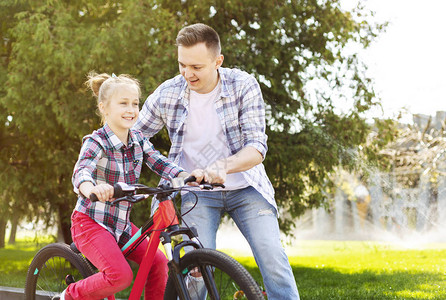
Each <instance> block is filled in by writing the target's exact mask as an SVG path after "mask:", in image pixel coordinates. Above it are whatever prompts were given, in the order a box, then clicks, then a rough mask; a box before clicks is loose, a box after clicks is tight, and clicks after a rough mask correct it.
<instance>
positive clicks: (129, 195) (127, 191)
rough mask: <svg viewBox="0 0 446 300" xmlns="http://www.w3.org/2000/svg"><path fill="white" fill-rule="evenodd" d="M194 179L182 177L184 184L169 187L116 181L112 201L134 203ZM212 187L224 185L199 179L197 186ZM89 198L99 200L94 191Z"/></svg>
mask: <svg viewBox="0 0 446 300" xmlns="http://www.w3.org/2000/svg"><path fill="white" fill-rule="evenodd" d="M196 180H197V178H196V177H195V176H189V177H187V178H185V179H184V184H183V185H182V186H180V187H171V186H170V185H160V186H158V187H157V188H151V187H148V186H145V185H143V184H132V185H129V184H126V183H123V182H118V183H115V184H114V185H113V198H115V200H114V201H113V203H117V202H120V201H130V202H132V203H136V202H139V201H141V200H143V199H145V198H147V197H149V196H150V195H156V194H161V193H173V192H176V191H180V190H181V189H183V188H184V187H185V185H186V184H187V183H191V182H195V181H196ZM214 187H221V188H224V187H225V186H224V184H221V183H207V182H205V181H201V183H200V185H199V188H201V189H205V190H212V189H213V188H214ZM138 191H142V192H143V193H146V195H144V197H141V196H143V195H139V197H137V195H136V193H137V192H138ZM89 199H90V201H92V202H96V201H99V199H98V197H97V196H96V194H94V193H91V194H90V198H89Z"/></svg>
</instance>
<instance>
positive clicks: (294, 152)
mask: <svg viewBox="0 0 446 300" xmlns="http://www.w3.org/2000/svg"><path fill="white" fill-rule="evenodd" d="M5 10H6V11H5V15H6V14H8V15H10V16H13V17H14V22H11V23H3V25H4V26H6V28H7V30H6V31H3V32H8V34H10V36H11V41H13V43H12V47H11V51H10V53H9V54H8V56H7V58H8V62H7V64H6V65H7V70H8V71H7V78H6V79H4V81H2V82H6V84H5V93H6V95H5V97H2V99H1V104H0V105H3V107H4V108H6V110H7V113H6V115H7V116H8V117H9V118H12V121H13V123H14V125H15V126H16V128H17V130H18V131H19V132H20V135H22V136H23V137H24V138H23V141H22V143H23V145H21V150H20V153H21V154H22V155H24V156H25V157H26V168H25V170H26V172H25V173H22V174H21V176H23V177H22V178H20V180H18V181H19V182H21V183H22V184H21V187H22V190H23V187H25V189H26V195H27V198H28V199H27V200H25V199H21V198H17V199H20V200H18V201H21V202H24V201H25V202H28V204H29V205H31V206H32V207H33V209H32V211H33V213H34V214H35V215H40V214H41V215H42V216H49V215H51V214H52V213H54V212H57V214H58V216H59V219H60V220H61V221H62V224H63V226H62V228H65V230H64V233H65V240H67V241H68V240H69V239H70V238H69V231H68V224H69V214H70V212H71V209H72V207H73V206H74V203H75V196H74V194H73V193H72V186H71V173H72V169H73V166H74V163H75V161H76V158H77V155H78V151H79V149H80V145H81V137H82V136H83V135H85V134H87V133H90V132H91V131H92V130H93V129H95V128H97V127H99V118H98V117H97V116H96V115H95V113H94V112H95V103H94V100H93V98H92V97H91V95H90V94H89V93H88V92H87V91H86V90H85V89H83V88H82V84H83V82H84V81H85V79H86V77H85V75H86V74H87V73H88V72H89V71H90V70H97V71H99V72H107V73H112V72H114V73H116V74H118V73H128V74H132V75H134V76H136V77H137V78H139V79H140V80H141V83H142V87H143V95H148V94H149V93H150V92H152V91H153V90H154V89H155V88H156V87H157V86H158V85H159V84H160V83H161V82H162V81H164V80H166V79H168V78H170V77H172V76H174V75H176V74H177V73H178V66H177V63H176V47H175V37H176V33H177V32H178V30H179V29H180V28H181V27H183V26H184V25H186V24H191V23H195V22H204V23H207V24H209V25H211V26H213V27H214V28H216V29H217V31H218V32H219V33H220V36H221V40H222V46H223V54H224V55H225V66H229V67H239V68H241V69H244V70H246V71H247V72H250V73H252V74H254V75H255V76H256V78H257V79H258V80H259V82H260V84H261V88H262V92H263V94H264V98H265V101H266V103H267V115H268V128H267V133H268V135H269V147H270V149H269V153H268V155H267V159H266V161H265V165H266V168H267V172H268V174H269V176H270V178H271V179H272V182H273V185H274V187H275V189H276V198H277V200H278V202H279V205H280V206H281V207H283V208H284V209H286V210H287V211H289V212H290V214H289V216H288V217H286V218H281V222H282V224H281V225H282V229H283V230H285V231H287V230H289V229H290V228H291V227H292V223H293V222H292V220H293V218H295V217H296V216H298V215H299V214H301V213H302V212H303V211H304V210H305V209H306V208H310V207H317V206H319V205H321V204H322V203H323V202H324V201H325V199H324V197H323V190H324V189H325V188H326V187H327V181H328V180H329V177H328V175H329V174H330V173H331V172H333V170H334V167H336V166H338V165H339V164H341V165H344V166H350V167H353V166H354V165H355V159H354V157H351V155H350V153H351V151H350V150H351V149H354V148H355V147H357V146H358V145H360V144H361V143H364V142H365V140H366V136H367V134H368V132H369V131H370V126H369V125H368V124H367V123H366V121H365V119H364V113H365V112H367V111H368V110H369V109H370V108H371V107H373V106H375V105H377V104H378V102H377V100H376V97H375V95H374V91H373V86H372V82H371V80H370V79H369V78H367V77H366V76H365V74H364V71H365V69H366V68H365V66H363V64H362V63H361V62H360V61H359V60H358V58H357V57H356V55H354V54H348V53H345V52H344V48H345V47H346V46H347V45H348V44H349V43H356V44H359V45H361V46H363V47H366V46H367V45H368V44H369V43H370V42H371V41H372V40H373V38H374V37H375V36H376V35H377V34H378V33H379V32H380V31H381V30H382V28H383V26H382V25H381V24H375V23H372V22H370V21H368V17H369V15H370V12H368V11H367V10H366V9H364V8H363V7H360V6H358V8H357V9H356V10H355V11H353V12H346V11H343V10H342V9H341V7H340V1H339V0H331V1H316V0H310V1H303V0H302V1H285V0H276V1H253V0H243V1H242V0H234V1H220V0H212V1H211V0H203V1H190V0H186V1H161V0H151V1H130V0H122V1H105V0H101V1H94V2H93V1H78V2H76V3H71V2H67V1H37V2H36V1H12V2H11V3H10V4H9V5H6V6H5ZM2 30H3V29H2ZM315 81H318V83H319V84H321V85H322V87H321V89H320V90H319V91H318V92H317V93H316V92H314V93H310V92H308V88H307V87H308V86H309V85H310V84H312V83H314V82H315ZM345 90H347V91H349V92H350V94H351V95H349V96H345V97H344V98H343V97H342V93H343V92H344V91H345ZM334 95H335V96H334ZM336 99H349V100H351V101H352V105H351V107H350V108H349V109H348V110H346V111H337V110H336V109H335V102H336V101H340V100H336ZM152 142H153V143H154V144H155V146H156V147H157V148H159V149H160V150H161V151H162V152H164V153H167V152H166V151H167V149H168V148H169V145H170V143H169V141H168V138H167V136H166V134H165V132H163V133H161V134H159V135H157V136H156V137H155V138H154V139H153V140H152ZM26 149H27V150H28V151H29V152H27V153H26ZM146 180H147V179H146ZM148 180H151V182H155V181H156V176H155V175H153V174H149V175H148ZM29 199H33V202H32V203H29V202H30V201H29ZM47 219H48V218H47Z"/></svg>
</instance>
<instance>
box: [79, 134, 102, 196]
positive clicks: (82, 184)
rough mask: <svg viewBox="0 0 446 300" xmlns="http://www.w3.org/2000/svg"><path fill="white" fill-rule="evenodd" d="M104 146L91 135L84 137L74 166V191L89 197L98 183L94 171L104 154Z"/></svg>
mask: <svg viewBox="0 0 446 300" xmlns="http://www.w3.org/2000/svg"><path fill="white" fill-rule="evenodd" d="M102 149H103V148H102V146H101V145H100V144H99V143H98V142H97V141H96V140H94V139H93V138H92V137H91V136H86V137H85V138H84V141H83V144H82V148H81V151H80V153H79V157H78V160H77V162H76V165H75V166H74V171H73V177H72V183H73V187H74V192H75V193H76V194H81V195H82V196H84V197H85V198H88V197H89V196H90V194H91V189H92V187H94V186H95V185H96V180H95V177H94V172H95V171H96V166H97V163H98V161H99V159H100V158H101V156H102Z"/></svg>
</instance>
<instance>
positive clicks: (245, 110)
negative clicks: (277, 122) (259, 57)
mask: <svg viewBox="0 0 446 300" xmlns="http://www.w3.org/2000/svg"><path fill="white" fill-rule="evenodd" d="M241 95H242V96H241V109H240V115H239V119H240V126H241V130H242V134H243V141H244V142H243V146H244V147H247V146H251V147H254V148H255V149H257V151H259V152H260V154H262V157H263V159H265V156H266V152H267V151H268V146H267V144H266V141H267V139H268V136H267V135H266V133H265V126H266V124H265V102H264V101H263V97H262V91H261V90H260V86H259V84H258V82H257V80H256V79H255V78H254V77H252V76H249V78H248V79H246V80H245V82H244V87H243V89H242V91H241Z"/></svg>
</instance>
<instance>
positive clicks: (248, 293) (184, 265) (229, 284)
mask: <svg viewBox="0 0 446 300" xmlns="http://www.w3.org/2000/svg"><path fill="white" fill-rule="evenodd" d="M180 268H181V272H182V274H183V278H184V280H185V282H186V285H187V290H188V293H189V296H190V298H191V299H200V300H201V299H222V300H225V299H228V300H233V299H249V300H258V299H259V300H260V299H264V297H263V295H262V292H261V291H260V288H259V286H258V285H257V283H256V282H255V280H254V279H253V278H252V277H251V275H250V274H249V273H248V271H246V269H245V268H244V267H243V266H242V265H241V264H240V263H238V262H237V261H236V260H235V259H233V258H232V257H230V256H228V255H226V254H224V253H222V252H219V251H216V250H212V249H196V250H193V251H191V252H189V253H187V254H186V255H184V256H183V257H182V258H181V259H180ZM206 268H207V269H208V270H209V271H210V272H211V276H210V278H208V276H207V275H206V272H205V269H206ZM196 271H199V272H201V274H202V275H203V277H199V278H197V277H194V276H193V275H191V274H192V273H194V272H196ZM213 284H215V289H214V295H212V294H213V293H212V292H210V291H211V289H212V287H211V286H212V285H213ZM177 297H178V292H177V291H176V289H175V283H174V279H172V278H171V276H169V279H168V281H167V285H166V290H165V292H164V299H165V300H174V299H177Z"/></svg>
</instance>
